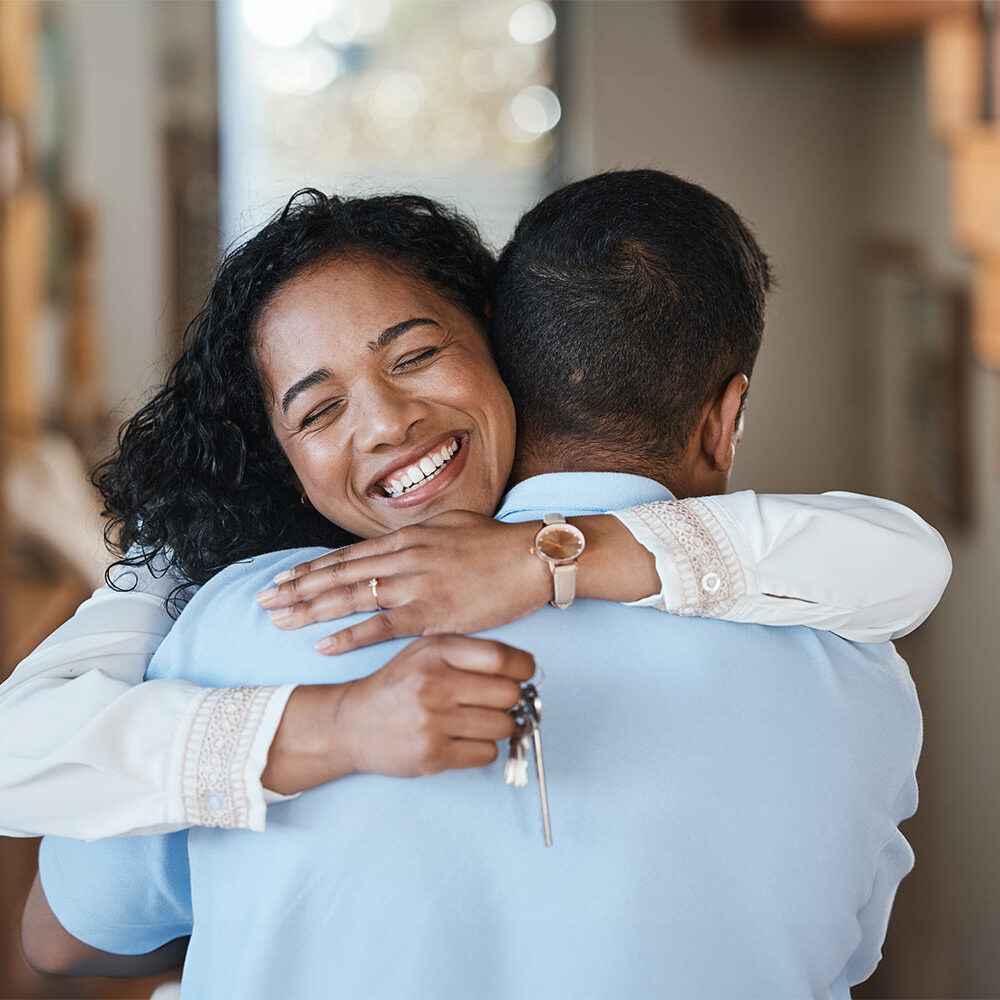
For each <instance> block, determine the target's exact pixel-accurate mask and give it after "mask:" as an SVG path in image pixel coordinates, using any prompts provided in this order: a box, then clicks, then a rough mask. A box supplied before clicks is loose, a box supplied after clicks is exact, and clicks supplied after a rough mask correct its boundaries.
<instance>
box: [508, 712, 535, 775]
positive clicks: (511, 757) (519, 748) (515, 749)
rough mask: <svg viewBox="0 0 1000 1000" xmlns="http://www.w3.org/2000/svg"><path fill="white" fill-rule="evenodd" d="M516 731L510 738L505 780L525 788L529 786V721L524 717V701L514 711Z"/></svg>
mask: <svg viewBox="0 0 1000 1000" xmlns="http://www.w3.org/2000/svg"><path fill="white" fill-rule="evenodd" d="M513 715H514V725H515V727H516V728H515V729H514V732H513V734H512V735H511V738H510V749H509V750H508V751H507V763H506V764H505V765H504V769H503V780H504V784H506V785H513V786H514V787H515V788H524V787H525V786H526V785H527V784H528V740H529V739H530V736H529V735H528V726H529V723H528V720H527V718H526V717H525V715H524V699H523V698H522V699H521V701H519V702H518V703H517V707H516V708H514V709H513Z"/></svg>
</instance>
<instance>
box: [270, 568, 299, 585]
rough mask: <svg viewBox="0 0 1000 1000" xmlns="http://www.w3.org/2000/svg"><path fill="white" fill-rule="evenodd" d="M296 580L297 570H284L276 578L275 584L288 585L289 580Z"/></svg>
mask: <svg viewBox="0 0 1000 1000" xmlns="http://www.w3.org/2000/svg"><path fill="white" fill-rule="evenodd" d="M294 579H295V570H294V569H286V570H282V571H281V572H280V573H279V574H278V575H277V576H276V577H275V578H274V582H275V583H288V581H289V580H294Z"/></svg>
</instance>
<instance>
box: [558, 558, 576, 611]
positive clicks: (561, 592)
mask: <svg viewBox="0 0 1000 1000" xmlns="http://www.w3.org/2000/svg"><path fill="white" fill-rule="evenodd" d="M552 585H553V591H554V593H553V595H552V603H553V604H554V605H555V606H556V607H557V608H568V607H569V606H570V605H571V604H572V603H573V598H574V597H576V563H575V562H571V563H566V564H565V565H563V566H553V567H552Z"/></svg>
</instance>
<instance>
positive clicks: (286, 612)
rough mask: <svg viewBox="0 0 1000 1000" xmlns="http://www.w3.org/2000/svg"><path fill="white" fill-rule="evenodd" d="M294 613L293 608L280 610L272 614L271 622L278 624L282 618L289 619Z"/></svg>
mask: <svg viewBox="0 0 1000 1000" xmlns="http://www.w3.org/2000/svg"><path fill="white" fill-rule="evenodd" d="M291 613H292V609H291V608H278V609H277V610H276V611H272V612H271V621H273V622H276V621H278V620H279V619H281V618H287V617H288V616H289V615H290V614H291Z"/></svg>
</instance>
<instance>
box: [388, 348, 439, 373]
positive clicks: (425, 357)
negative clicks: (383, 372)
mask: <svg viewBox="0 0 1000 1000" xmlns="http://www.w3.org/2000/svg"><path fill="white" fill-rule="evenodd" d="M440 350H441V348H440V347H428V348H427V350H426V351H421V352H420V353H419V354H415V355H414V356H413V357H412V358H404V359H403V360H402V361H400V362H399V363H398V364H397V365H396V370H397V371H399V370H400V369H403V370H404V371H405V370H406V369H407V368H412V367H413V366H414V365H418V364H420V362H421V361H429V360H430V359H431V358H433V357H434V355H435V354H437V353H438V351H440Z"/></svg>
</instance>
